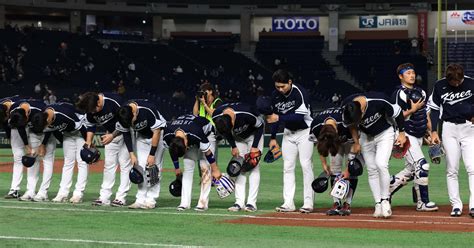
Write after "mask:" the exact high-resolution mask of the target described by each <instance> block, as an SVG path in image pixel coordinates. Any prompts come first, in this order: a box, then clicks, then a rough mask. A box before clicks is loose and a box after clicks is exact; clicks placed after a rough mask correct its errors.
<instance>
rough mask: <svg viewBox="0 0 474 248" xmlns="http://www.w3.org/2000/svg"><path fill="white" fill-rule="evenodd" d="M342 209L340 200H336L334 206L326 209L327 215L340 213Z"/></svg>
mask: <svg viewBox="0 0 474 248" xmlns="http://www.w3.org/2000/svg"><path fill="white" fill-rule="evenodd" d="M340 210H341V205H340V203H339V202H335V203H334V204H333V205H332V208H331V209H329V210H328V211H326V215H339V211H340Z"/></svg>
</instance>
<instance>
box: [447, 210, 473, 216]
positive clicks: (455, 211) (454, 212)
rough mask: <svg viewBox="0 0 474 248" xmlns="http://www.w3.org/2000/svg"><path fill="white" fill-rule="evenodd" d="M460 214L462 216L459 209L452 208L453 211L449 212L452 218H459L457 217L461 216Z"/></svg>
mask: <svg viewBox="0 0 474 248" xmlns="http://www.w3.org/2000/svg"><path fill="white" fill-rule="evenodd" d="M461 214H462V212H461V209H459V208H453V211H451V216H452V217H459V216H461ZM469 214H470V213H469ZM471 216H472V215H471Z"/></svg>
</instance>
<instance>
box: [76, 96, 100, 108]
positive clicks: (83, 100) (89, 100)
mask: <svg viewBox="0 0 474 248" xmlns="http://www.w3.org/2000/svg"><path fill="white" fill-rule="evenodd" d="M97 101H99V94H98V93H97V92H86V93H84V94H82V95H81V96H80V97H79V101H77V103H76V108H77V109H78V110H79V111H82V112H84V113H93V112H95V110H96V108H97Z"/></svg>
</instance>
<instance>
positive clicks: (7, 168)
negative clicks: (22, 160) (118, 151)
mask: <svg viewBox="0 0 474 248" xmlns="http://www.w3.org/2000/svg"><path fill="white" fill-rule="evenodd" d="M63 164H64V160H61V159H56V160H55V161H54V168H53V173H58V174H60V173H61V172H62V169H63ZM40 168H41V169H40V172H43V165H42V164H41V167H40ZM24 169H25V170H26V168H24ZM12 170H13V163H12V162H3V163H0V172H12ZM103 171H104V160H100V161H99V162H97V163H95V164H92V165H90V166H89V173H102V172H103ZM117 171H120V166H119V167H117ZM162 171H163V172H174V169H170V168H165V169H163V170H162ZM74 172H77V166H76V167H74Z"/></svg>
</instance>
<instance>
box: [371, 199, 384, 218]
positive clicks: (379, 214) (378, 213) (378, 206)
mask: <svg viewBox="0 0 474 248" xmlns="http://www.w3.org/2000/svg"><path fill="white" fill-rule="evenodd" d="M373 216H374V217H375V218H380V217H383V215H382V204H381V203H380V202H377V203H376V204H375V211H374V214H373Z"/></svg>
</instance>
